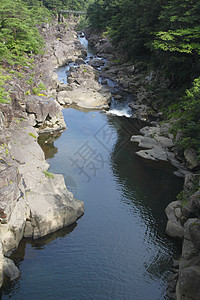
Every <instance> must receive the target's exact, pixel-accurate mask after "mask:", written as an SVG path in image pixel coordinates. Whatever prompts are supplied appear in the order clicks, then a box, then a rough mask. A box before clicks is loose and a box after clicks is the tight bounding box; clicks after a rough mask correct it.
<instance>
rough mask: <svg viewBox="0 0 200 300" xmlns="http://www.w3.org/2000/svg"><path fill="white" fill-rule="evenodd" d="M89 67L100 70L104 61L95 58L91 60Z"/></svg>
mask: <svg viewBox="0 0 200 300" xmlns="http://www.w3.org/2000/svg"><path fill="white" fill-rule="evenodd" d="M89 65H90V66H92V67H93V68H99V67H101V66H103V65H104V61H103V59H100V58H94V59H91V60H90V62H89Z"/></svg>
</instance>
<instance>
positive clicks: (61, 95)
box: [57, 91, 73, 105]
mask: <svg viewBox="0 0 200 300" xmlns="http://www.w3.org/2000/svg"><path fill="white" fill-rule="evenodd" d="M57 101H58V103H60V104H61V105H70V104H72V103H73V101H72V100H71V99H70V98H69V92H67V91H61V92H58V94H57Z"/></svg>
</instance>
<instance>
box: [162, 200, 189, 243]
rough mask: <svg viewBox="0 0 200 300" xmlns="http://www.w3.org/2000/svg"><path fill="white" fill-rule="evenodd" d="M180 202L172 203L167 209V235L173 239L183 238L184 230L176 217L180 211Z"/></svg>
mask: <svg viewBox="0 0 200 300" xmlns="http://www.w3.org/2000/svg"><path fill="white" fill-rule="evenodd" d="M180 206H181V203H180V201H173V202H171V203H170V204H169V205H168V206H167V207H166V209H165V213H166V215H167V218H168V222H167V227H166V233H167V234H168V235H169V236H171V237H178V238H181V239H182V238H183V236H184V229H183V226H182V225H181V223H180V220H179V218H177V216H176V210H177V209H180Z"/></svg>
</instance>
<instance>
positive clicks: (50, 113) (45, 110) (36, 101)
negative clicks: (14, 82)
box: [26, 95, 66, 132]
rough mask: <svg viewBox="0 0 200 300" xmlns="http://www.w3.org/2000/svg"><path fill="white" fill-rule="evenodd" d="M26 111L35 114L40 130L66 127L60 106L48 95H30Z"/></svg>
mask: <svg viewBox="0 0 200 300" xmlns="http://www.w3.org/2000/svg"><path fill="white" fill-rule="evenodd" d="M26 111H27V112H28V114H31V115H32V114H34V115H35V121H36V123H37V125H38V126H40V127H41V128H40V127H39V128H38V131H40V132H47V131H53V130H62V129H65V128H66V124H65V121H64V118H63V115H62V111H61V108H60V106H59V105H58V103H56V102H55V101H53V100H52V99H50V98H48V97H40V96H33V95H31V96H28V99H27V103H26Z"/></svg>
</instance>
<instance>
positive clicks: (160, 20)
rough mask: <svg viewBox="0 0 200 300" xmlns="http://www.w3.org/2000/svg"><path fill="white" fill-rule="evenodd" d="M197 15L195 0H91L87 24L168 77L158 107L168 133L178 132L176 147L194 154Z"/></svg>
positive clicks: (199, 80)
mask: <svg viewBox="0 0 200 300" xmlns="http://www.w3.org/2000/svg"><path fill="white" fill-rule="evenodd" d="M199 15H200V5H199V1H198V0H155V1H151V0H142V1H137V0H123V1H122V0H113V1H111V0H94V2H93V3H91V4H90V5H89V7H88V18H89V23H90V25H91V26H92V27H95V28H97V29H100V30H101V31H102V30H104V31H105V32H106V34H108V35H109V36H110V38H111V40H112V42H113V44H114V45H115V46H118V47H119V48H120V49H121V50H122V51H121V53H123V55H124V59H127V60H132V61H133V62H137V61H143V62H146V64H147V66H148V68H152V66H153V68H154V69H159V70H162V75H163V76H165V77H166V78H168V79H169V80H170V90H167V91H166V92H165V94H166V96H165V100H164V101H163V103H162V107H160V108H161V109H163V110H164V111H165V112H166V111H167V114H166V118H168V119H169V118H171V119H172V120H173V123H174V126H173V132H174V134H176V133H177V131H178V130H179V132H181V135H180V138H179V140H178V142H177V144H176V147H177V150H178V151H179V152H181V151H183V150H184V149H185V148H188V147H192V148H193V149H194V150H196V152H197V153H199V155H200V77H199V74H200V18H199ZM199 157H200V156H199Z"/></svg>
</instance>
